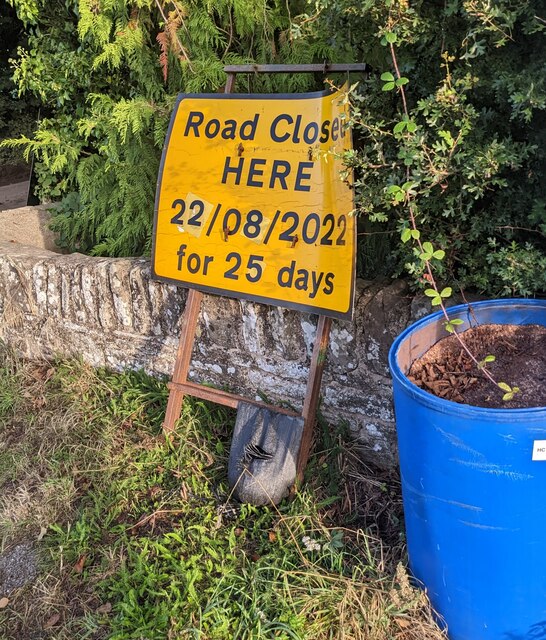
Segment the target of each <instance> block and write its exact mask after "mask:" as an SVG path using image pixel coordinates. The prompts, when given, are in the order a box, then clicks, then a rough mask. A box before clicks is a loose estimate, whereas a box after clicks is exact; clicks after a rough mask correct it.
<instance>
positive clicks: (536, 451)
mask: <svg viewBox="0 0 546 640" xmlns="http://www.w3.org/2000/svg"><path fill="white" fill-rule="evenodd" d="M533 460H546V440H535V442H534V444H533Z"/></svg>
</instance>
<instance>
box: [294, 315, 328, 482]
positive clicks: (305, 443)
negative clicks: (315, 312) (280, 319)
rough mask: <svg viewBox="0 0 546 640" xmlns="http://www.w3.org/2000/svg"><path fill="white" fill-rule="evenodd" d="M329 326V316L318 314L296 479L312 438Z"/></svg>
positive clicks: (301, 472) (304, 405)
mask: <svg viewBox="0 0 546 640" xmlns="http://www.w3.org/2000/svg"><path fill="white" fill-rule="evenodd" d="M331 326H332V319H331V318H327V317H326V316H319V321H318V326H317V337H316V339H315V344H314V346H313V355H312V356H311V366H310V368H309V380H308V381H307V391H306V393H305V400H304V403H303V412H302V417H303V419H304V426H303V434H302V438H301V445H300V452H299V455H298V464H297V479H298V480H299V481H301V480H302V479H303V472H304V471H305V466H306V465H307V460H308V458H309V451H310V449H311V442H312V440H313V430H314V428H315V422H316V419H317V407H318V401H319V396H320V383H321V382H322V372H323V371H324V364H325V362H326V352H327V350H328V342H329V339H330V328H331Z"/></svg>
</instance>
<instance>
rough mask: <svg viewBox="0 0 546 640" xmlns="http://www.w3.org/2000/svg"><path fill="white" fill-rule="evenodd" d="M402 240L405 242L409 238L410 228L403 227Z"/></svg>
mask: <svg viewBox="0 0 546 640" xmlns="http://www.w3.org/2000/svg"><path fill="white" fill-rule="evenodd" d="M401 238H402V242H407V241H408V240H409V239H410V238H411V229H404V231H402V235H401Z"/></svg>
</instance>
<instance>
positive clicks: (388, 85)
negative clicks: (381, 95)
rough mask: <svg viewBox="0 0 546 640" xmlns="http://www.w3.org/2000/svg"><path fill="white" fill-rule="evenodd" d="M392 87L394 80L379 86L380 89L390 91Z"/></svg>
mask: <svg viewBox="0 0 546 640" xmlns="http://www.w3.org/2000/svg"><path fill="white" fill-rule="evenodd" d="M392 89H394V82H387V84H384V85H383V86H382V87H381V91H391V90H392Z"/></svg>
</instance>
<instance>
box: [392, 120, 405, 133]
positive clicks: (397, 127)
mask: <svg viewBox="0 0 546 640" xmlns="http://www.w3.org/2000/svg"><path fill="white" fill-rule="evenodd" d="M406 127H407V122H399V123H398V124H395V125H394V129H393V132H394V133H402V131H404V129H405V128H406Z"/></svg>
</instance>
